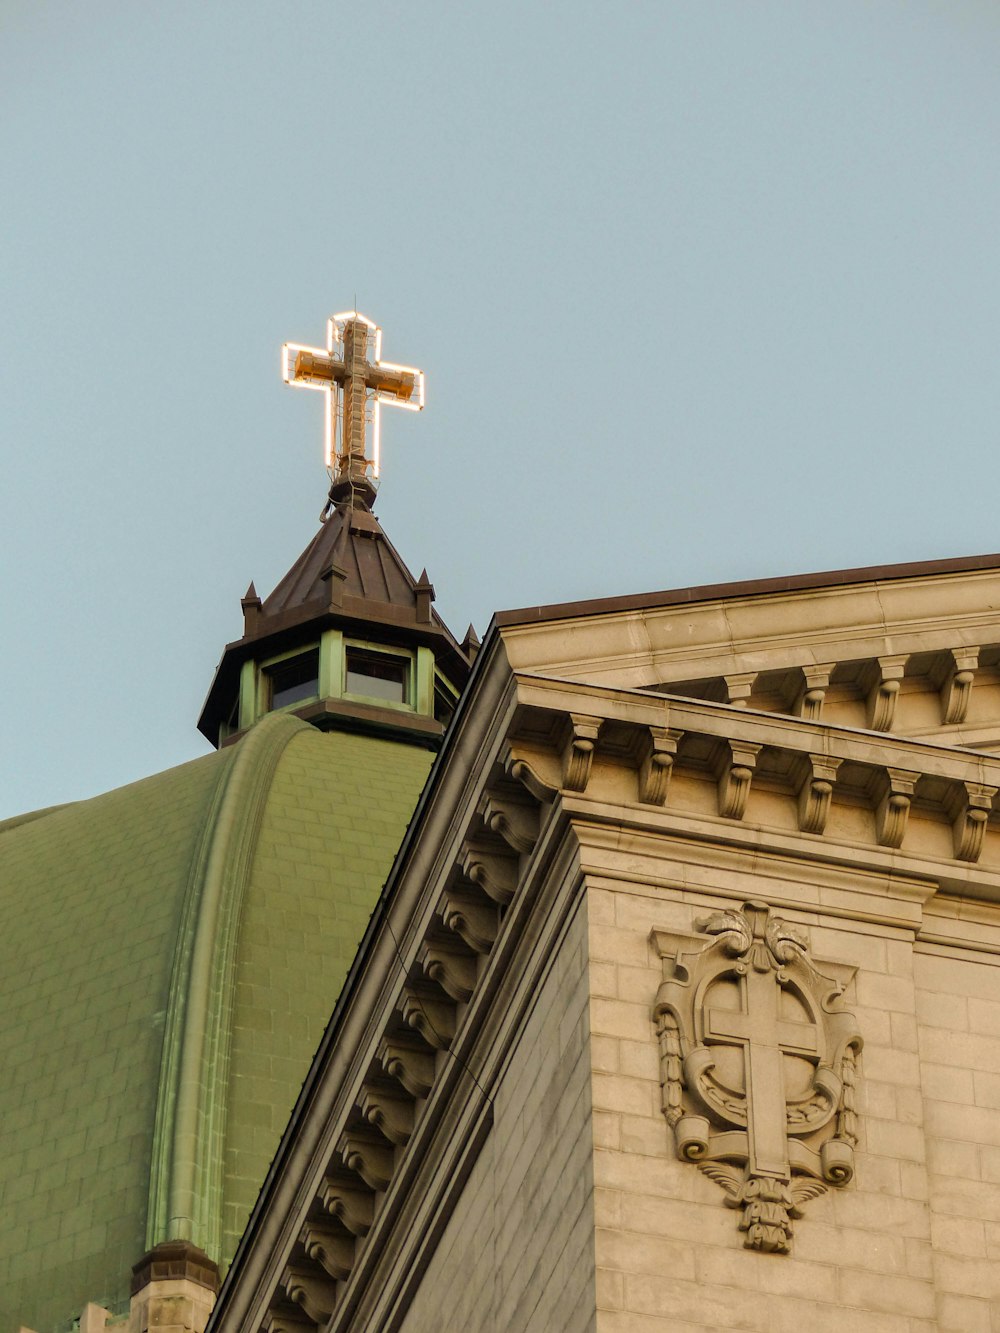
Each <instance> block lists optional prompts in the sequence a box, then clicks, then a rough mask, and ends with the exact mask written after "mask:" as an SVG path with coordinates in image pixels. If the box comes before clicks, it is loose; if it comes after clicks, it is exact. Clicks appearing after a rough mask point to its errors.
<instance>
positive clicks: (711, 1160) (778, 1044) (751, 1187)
mask: <svg viewBox="0 0 1000 1333" xmlns="http://www.w3.org/2000/svg"><path fill="white" fill-rule="evenodd" d="M697 926H698V929H699V930H701V931H702V932H703V933H704V936H707V937H708V938H707V939H705V938H700V937H698V936H690V935H670V934H667V933H665V932H661V931H654V932H653V937H654V940H655V943H656V945H657V947H658V948H659V951H660V954H661V956H662V958H663V974H664V980H663V983H662V984H661V986H660V988H659V991H658V993H657V997H656V1004H655V1006H654V1010H653V1017H654V1021H655V1023H656V1028H657V1034H658V1038H659V1044H660V1081H661V1085H662V1090H663V1112H664V1115H665V1116H666V1119H667V1122H668V1124H669V1125H670V1127H671V1129H672V1130H673V1132H674V1140H675V1144H676V1148H677V1155H678V1156H679V1157H680V1158H682V1159H683V1160H685V1161H689V1162H694V1163H696V1164H697V1165H698V1166H699V1167H700V1168H701V1169H702V1171H704V1172H705V1174H706V1175H708V1176H709V1177H710V1178H711V1179H712V1180H714V1181H716V1182H717V1183H718V1184H719V1185H721V1186H722V1187H723V1189H724V1190H725V1191H726V1196H727V1197H726V1203H727V1205H728V1206H729V1207H731V1208H738V1209H740V1210H741V1218H740V1229H741V1230H742V1231H744V1232H745V1242H744V1243H745V1245H746V1247H747V1248H748V1249H756V1250H764V1251H772V1252H776V1253H787V1252H788V1251H789V1250H790V1248H791V1237H792V1219H793V1218H796V1217H799V1216H801V1211H800V1210H801V1206H802V1204H803V1203H805V1202H806V1201H807V1200H808V1199H810V1198H814V1197H815V1196H816V1195H818V1194H822V1193H824V1192H825V1191H826V1189H827V1188H828V1186H830V1185H833V1186H841V1185H846V1184H847V1183H848V1182H849V1181H850V1180H851V1178H852V1176H853V1175H854V1146H855V1144H856V1142H857V1122H856V1113H855V1079H856V1061H857V1054H858V1052H859V1051H860V1049H861V1045H862V1041H861V1036H860V1034H859V1032H858V1030H857V1025H856V1023H855V1020H854V1016H853V1015H852V1014H850V1013H848V1012H847V1011H846V1010H845V1009H843V1008H842V1005H841V996H842V993H843V990H844V986H845V985H846V983H847V981H848V980H849V979H850V977H851V975H853V971H854V969H853V968H844V967H842V966H840V965H838V964H824V967H825V969H826V970H825V971H824V970H820V968H819V967H817V966H816V965H815V964H814V963H813V962H812V961H811V960H810V958H809V956H808V947H807V944H806V941H805V939H804V938H803V937H802V936H801V935H800V934H799V932H798V931H797V930H796V929H795V928H794V927H793V926H791V925H789V924H788V923H786V922H784V921H782V920H781V919H780V918H779V917H776V916H772V914H771V910H770V908H769V907H768V906H767V905H766V904H764V903H756V902H748V903H744V905H743V909H742V911H736V910H727V911H722V912H717V913H716V914H715V915H713V916H710V917H708V918H707V919H706V920H704V921H701V922H698V923H697ZM828 973H830V975H828Z"/></svg>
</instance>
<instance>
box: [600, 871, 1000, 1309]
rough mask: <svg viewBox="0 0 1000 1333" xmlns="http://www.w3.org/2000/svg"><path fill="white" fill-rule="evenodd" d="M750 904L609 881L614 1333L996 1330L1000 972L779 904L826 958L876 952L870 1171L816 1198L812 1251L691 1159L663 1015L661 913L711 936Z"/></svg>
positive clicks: (855, 1002)
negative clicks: (748, 1223) (754, 1234)
mask: <svg viewBox="0 0 1000 1333" xmlns="http://www.w3.org/2000/svg"><path fill="white" fill-rule="evenodd" d="M750 880H751V876H749V875H747V876H746V877H745V881H746V882H747V883H748V886H749V881H750ZM727 887H730V888H731V886H727ZM748 896H749V895H748ZM732 906H734V903H733V901H732V899H728V898H722V897H721V896H720V897H718V898H713V897H711V896H708V895H703V894H694V893H690V892H685V893H682V892H680V891H672V890H669V889H662V888H656V889H644V888H642V887H641V886H632V885H629V886H627V887H623V886H622V885H621V884H617V885H616V884H615V883H614V882H613V881H608V880H605V881H603V882H602V881H597V880H595V881H592V883H591V887H590V890H589V918H590V944H591V967H590V978H591V988H592V1001H591V1027H592V1038H591V1041H592V1046H591V1049H592V1056H593V1066H594V1072H593V1105H594V1136H595V1151H594V1177H595V1219H596V1228H597V1230H596V1237H597V1296H598V1311H599V1314H598V1324H597V1328H598V1331H599V1333H626V1330H627V1333H667V1331H668V1330H669V1333H693V1330H696V1329H697V1330H714V1329H718V1328H729V1329H734V1330H755V1331H756V1333H798V1331H799V1330H801V1329H803V1328H808V1329H810V1330H811V1331H812V1333H842V1330H844V1329H845V1328H849V1329H850V1330H851V1333H918V1330H927V1333H930V1330H932V1329H935V1330H937V1329H942V1330H944V1329H947V1330H955V1331H956V1333H958V1331H959V1330H961V1333H972V1331H973V1330H984V1331H985V1330H987V1329H990V1330H993V1331H995V1329H996V1328H997V1327H1000V1324H998V1323H996V1322H994V1324H992V1325H991V1324H990V1315H991V1310H990V1306H989V1300H990V1297H991V1296H992V1297H993V1298H994V1300H995V1299H996V1297H997V1296H1000V1276H998V1272H1000V1270H998V1269H997V1266H996V1264H995V1262H992V1263H991V1258H992V1259H994V1260H995V1257H996V1255H997V1253H998V1251H997V1249H996V1246H997V1244H998V1242H1000V1225H996V1223H997V1222H1000V1184H998V1183H997V1182H1000V1110H997V1111H992V1112H991V1111H990V1110H989V1109H987V1108H988V1107H989V1105H990V1102H989V1098H990V1097H992V1098H993V1103H992V1104H993V1106H998V1105H1000V969H992V968H988V967H983V966H976V965H974V964H971V963H962V962H955V961H952V960H951V959H947V960H946V959H944V958H937V957H930V956H926V955H915V953H914V947H913V943H912V936H911V935H910V934H909V933H908V932H906V931H904V930H901V929H897V928H894V927H891V926H883V925H878V924H873V923H870V922H864V921H860V922H853V921H850V920H846V919H844V918H842V917H836V916H827V915H824V914H822V913H819V912H815V911H810V912H806V911H801V910H795V908H794V907H792V906H788V907H784V906H779V905H778V904H775V908H776V910H777V911H780V912H781V914H782V915H783V916H785V917H786V918H788V919H789V920H791V921H794V922H795V924H796V925H798V926H800V928H804V929H805V931H806V933H807V934H808V936H809V941H810V945H811V949H812V953H813V956H814V957H815V958H816V959H818V960H824V959H825V960H830V961H838V962H841V963H846V964H851V965H857V967H858V973H857V976H856V978H855V979H854V981H853V982H852V984H851V987H850V989H849V991H848V995H847V1001H848V1007H849V1008H850V1010H851V1011H852V1012H853V1013H854V1014H855V1015H856V1017H857V1019H858V1024H859V1027H860V1030H861V1032H862V1034H863V1036H864V1039H865V1048H864V1052H863V1055H862V1058H861V1069H860V1084H859V1092H860V1098H859V1111H860V1112H861V1115H860V1135H861V1137H860V1141H859V1144H858V1150H857V1173H856V1176H855V1179H854V1181H853V1182H852V1183H851V1184H849V1185H847V1186H846V1187H844V1188H842V1189H830V1190H829V1191H828V1192H826V1193H824V1194H822V1195H821V1196H820V1197H817V1198H814V1199H811V1200H809V1201H808V1202H806V1203H805V1204H804V1205H803V1209H802V1211H803V1216H802V1217H801V1219H799V1220H796V1221H795V1223H794V1238H793V1245H792V1253H791V1254H788V1255H782V1254H766V1253H758V1252H756V1251H753V1250H748V1249H745V1248H744V1236H743V1233H742V1232H741V1231H740V1230H739V1229H738V1221H739V1216H740V1214H739V1211H738V1210H734V1209H732V1208H727V1207H726V1206H725V1199H726V1195H725V1193H724V1191H723V1189H722V1188H720V1186H719V1185H718V1184H716V1183H715V1182H714V1181H713V1180H710V1179H708V1178H707V1177H706V1176H705V1175H704V1174H703V1173H702V1172H701V1171H700V1170H699V1169H698V1167H697V1166H696V1165H695V1164H694V1163H690V1162H684V1161H681V1160H679V1159H678V1158H677V1156H676V1152H675V1147H674V1142H673V1135H672V1133H671V1131H670V1130H669V1129H668V1126H667V1124H666V1121H665V1119H664V1115H663V1112H662V1108H661V1091H660V1082H659V1076H660V1071H659V1053H658V1047H657V1041H656V1037H655V1033H654V1028H653V1024H652V1022H651V1006H652V1002H653V998H654V996H655V995H656V991H657V986H658V984H659V982H660V979H661V969H662V964H661V960H660V958H659V956H658V955H657V953H656V950H655V948H653V947H652V946H651V944H650V941H649V933H650V930H651V928H654V927H655V928H658V929H662V930H669V931H684V932H687V931H691V930H692V929H693V928H694V922H695V920H696V918H698V917H704V916H705V915H706V913H707V912H709V911H717V910H719V909H720V908H723V907H732ZM915 969H916V974H917V977H918V980H919V983H920V984H919V988H915V985H914V973H915ZM932 991H933V992H934V993H933V995H932V994H931V992H932ZM945 992H947V993H948V994H949V995H950V997H951V998H950V999H949V1000H948V1001H947V1003H945V1002H944V1001H943V1000H942V999H941V995H943V994H944V993H945ZM991 1001H992V1007H991ZM918 1014H919V1015H920V1017H921V1019H922V1020H923V1022H924V1023H925V1024H926V1025H927V1026H926V1027H925V1028H924V1029H923V1037H924V1045H923V1047H922V1048H921V1051H920V1052H918V1040H917V1039H918V1027H917V1018H918ZM946 1022H947V1023H949V1024H953V1025H954V1030H953V1032H949V1031H947V1029H946V1027H945V1023H946ZM991 1024H992V1029H990V1025H991ZM989 1030H992V1031H993V1032H994V1033H996V1034H997V1035H996V1036H995V1037H991V1036H989V1035H987V1032H988V1031H989ZM921 1055H922V1058H923V1063H922V1060H921ZM929 1060H935V1061H936V1063H935V1064H927V1063H926V1062H927V1061H929ZM970 1071H971V1072H970ZM939 1098H944V1099H945V1100H943V1101H942V1100H938V1099H939ZM959 1103H961V1104H959ZM928 1151H929V1153H930V1158H931V1164H932V1167H933V1169H934V1170H935V1171H937V1172H939V1173H940V1174H939V1175H934V1176H932V1178H931V1179H932V1186H933V1192H932V1194H931V1198H932V1199H933V1205H932V1204H931V1203H930V1202H929V1199H928V1193H929V1191H928V1178H927V1169H926V1157H927V1154H928ZM991 1172H992V1180H991ZM984 1219H986V1220H984ZM991 1219H992V1220H993V1223H994V1224H993V1225H992V1227H991ZM991 1246H992V1247H993V1248H991ZM998 1315H1000V1305H994V1307H993V1310H992V1317H993V1319H994V1321H996V1320H997V1318H998Z"/></svg>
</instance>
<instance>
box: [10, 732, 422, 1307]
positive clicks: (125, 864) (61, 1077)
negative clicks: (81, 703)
mask: <svg viewBox="0 0 1000 1333" xmlns="http://www.w3.org/2000/svg"><path fill="white" fill-rule="evenodd" d="M431 758H432V756H431V753H430V751H429V750H427V749H425V748H422V747H420V746H417V745H407V744H398V743H395V742H394V741H393V740H391V739H380V738H379V737H377V736H372V735H363V734H357V733H352V732H349V731H337V730H334V731H328V732H322V731H319V730H317V729H316V728H314V727H311V726H309V725H307V724H306V723H305V722H302V721H300V720H298V719H297V718H295V717H292V716H290V715H289V714H288V713H287V712H285V713H280V712H279V713H272V714H270V715H269V716H267V717H265V718H264V720H263V721H262V722H260V723H258V725H256V726H255V727H253V728H252V729H251V730H250V731H249V732H248V733H247V734H246V735H245V736H244V737H243V739H242V740H241V741H240V742H239V743H238V744H235V745H232V746H229V747H227V748H225V749H223V750H221V751H219V752H218V753H216V754H212V755H208V756H206V757H205V758H203V759H198V760H195V761H194V762H193V763H189V764H185V765H182V766H181V767H180V768H176V769H173V770H171V771H169V772H166V773H161V774H158V775H157V776H155V777H151V778H148V779H146V780H144V781H142V782H137V783H134V784H132V785H131V786H128V787H123V788H121V789H120V790H118V791H113V792H109V793H108V794H106V795H104V796H99V797H97V798H95V799H93V800H90V801H84V802H80V803H77V804H74V805H69V806H62V807H56V808H54V809H51V810H48V811H41V812H38V813H37V814H35V815H31V816H24V817H22V818H20V819H15V820H9V821H7V822H6V823H5V824H0V910H2V915H3V923H4V928H3V931H2V933H0V1068H2V1070H3V1078H2V1079H0V1327H3V1328H16V1327H18V1325H19V1324H25V1325H27V1326H29V1327H31V1328H35V1329H37V1330H39V1331H40V1333H51V1331H52V1330H60V1329H63V1328H66V1327H68V1326H69V1324H70V1323H71V1321H72V1319H73V1318H74V1316H76V1315H78V1314H79V1313H80V1310H81V1308H82V1306H83V1305H84V1304H85V1303H86V1302H87V1301H95V1302H98V1303H101V1304H103V1305H105V1306H107V1307H108V1308H109V1309H110V1310H112V1311H113V1312H115V1313H119V1312H124V1311H126V1310H127V1308H128V1295H129V1293H128V1276H129V1271H130V1268H131V1265H132V1264H133V1263H135V1262H136V1261H137V1260H138V1259H139V1257H140V1256H141V1255H142V1253H143V1252H144V1250H146V1248H147V1247H148V1246H150V1245H152V1244H154V1243H156V1242H158V1241H161V1240H165V1239H168V1238H169V1239H174V1238H181V1239H189V1240H191V1241H193V1242H194V1243H195V1244H196V1245H198V1246H200V1247H202V1248H203V1249H205V1250H206V1251H207V1252H208V1253H209V1254H210V1255H211V1256H212V1257H213V1258H216V1259H218V1260H219V1261H220V1262H221V1263H222V1264H223V1265H225V1264H226V1263H227V1262H228V1261H229V1259H230V1258H231V1256H232V1253H233V1251H234V1249H235V1246H236V1243H237V1241H238V1239H239V1236H240V1233H241V1231H242V1229H243V1226H244V1223H245V1221H246V1218H247V1215H248V1213H249V1211H250V1208H251V1207H252V1205H253V1202H254V1200H255V1198H256V1195H257V1191H258V1189H259V1187H260V1184H261V1182H262V1180H263V1178H264V1175H265V1173H266V1170H267V1167H268V1165H269V1162H270V1160H271V1156H272V1154H273V1151H274V1149H275V1147H276V1146H277V1143H278V1140H279V1137H280V1134H281V1131H282V1129H283V1127H284V1124H285V1122H286V1120H287V1118H288V1114H289V1111H290V1109H291V1107H292V1104H293V1102H294V1100H295V1097H296V1095H297V1093H298V1090H299V1086H300V1084H301V1081H302V1079H303V1077H304V1075H305V1073H306V1071H307V1069H308V1066H309V1061H310V1058H311V1056H312V1054H313V1051H314V1049H315V1047H316V1044H317V1042H318V1040H319V1038H320V1035H321V1033H322V1031H323V1028H324V1026H325V1024H326V1022H327V1019H328V1018H329V1015H330V1012H331V1010H332V1008H333V1005H334V1003H335V1001H336V998H337V994H338V992H339V990H340V987H341V985H342V984H343V980H344V977H345V975H346V972H347V969H348V967H349V965H350V962H351V960H352V958H353V956H354V952H355V949H356V946H357V943H358V941H359V939H360V937H361V934H362V932H363V930H364V927H365V924H366V922H367V920H368V917H369V914H370V912H371V910H372V908H373V906H374V903H375V900H376V897H377V895H378V892H379V889H380V886H381V884H382V881H383V880H384V878H385V876H386V874H387V873H388V870H389V867H390V864H391V862H392V858H393V854H394V852H395V850H396V847H397V846H398V844H399V842H400V839H401V838H402V835H403V832H404V830H405V827H406V824H407V821H408V819H409V817H410V814H411V812H412V810H413V807H414V805H415V803H416V799H417V796H418V794H419V792H420V789H421V786H422V785H423V782H424V779H425V777H426V775H427V771H428V769H429V767H430V763H431Z"/></svg>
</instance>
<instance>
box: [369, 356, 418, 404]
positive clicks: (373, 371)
mask: <svg viewBox="0 0 1000 1333" xmlns="http://www.w3.org/2000/svg"><path fill="white" fill-rule="evenodd" d="M418 374H419V372H414V371H412V370H405V369H403V368H402V367H400V368H398V369H397V367H395V366H379V365H376V366H369V367H368V368H367V370H366V372H365V384H366V385H367V387H368V388H369V389H374V390H375V391H376V393H384V394H391V395H392V396H393V398H398V399H399V400H400V401H401V402H404V403H405V402H408V401H409V400H410V399H411V398H412V397H413V394H414V392H415V391H416V388H417V375H418Z"/></svg>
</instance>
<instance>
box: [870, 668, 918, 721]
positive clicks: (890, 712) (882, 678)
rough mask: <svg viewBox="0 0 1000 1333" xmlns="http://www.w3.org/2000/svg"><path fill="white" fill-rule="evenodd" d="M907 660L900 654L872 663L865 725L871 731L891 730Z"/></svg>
mask: <svg viewBox="0 0 1000 1333" xmlns="http://www.w3.org/2000/svg"><path fill="white" fill-rule="evenodd" d="M907 660H908V657H907V655H906V654H900V655H897V656H894V657H877V658H876V659H875V661H874V664H873V668H874V670H873V675H874V679H873V682H872V685H871V687H870V689H869V691H868V723H867V724H868V727H869V728H870V729H871V730H872V731H891V730H892V720H893V718H894V717H895V716H896V700H897V699H898V698H899V690H900V686H901V685H902V682H903V672H904V671H905V669H906V663H907Z"/></svg>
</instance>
